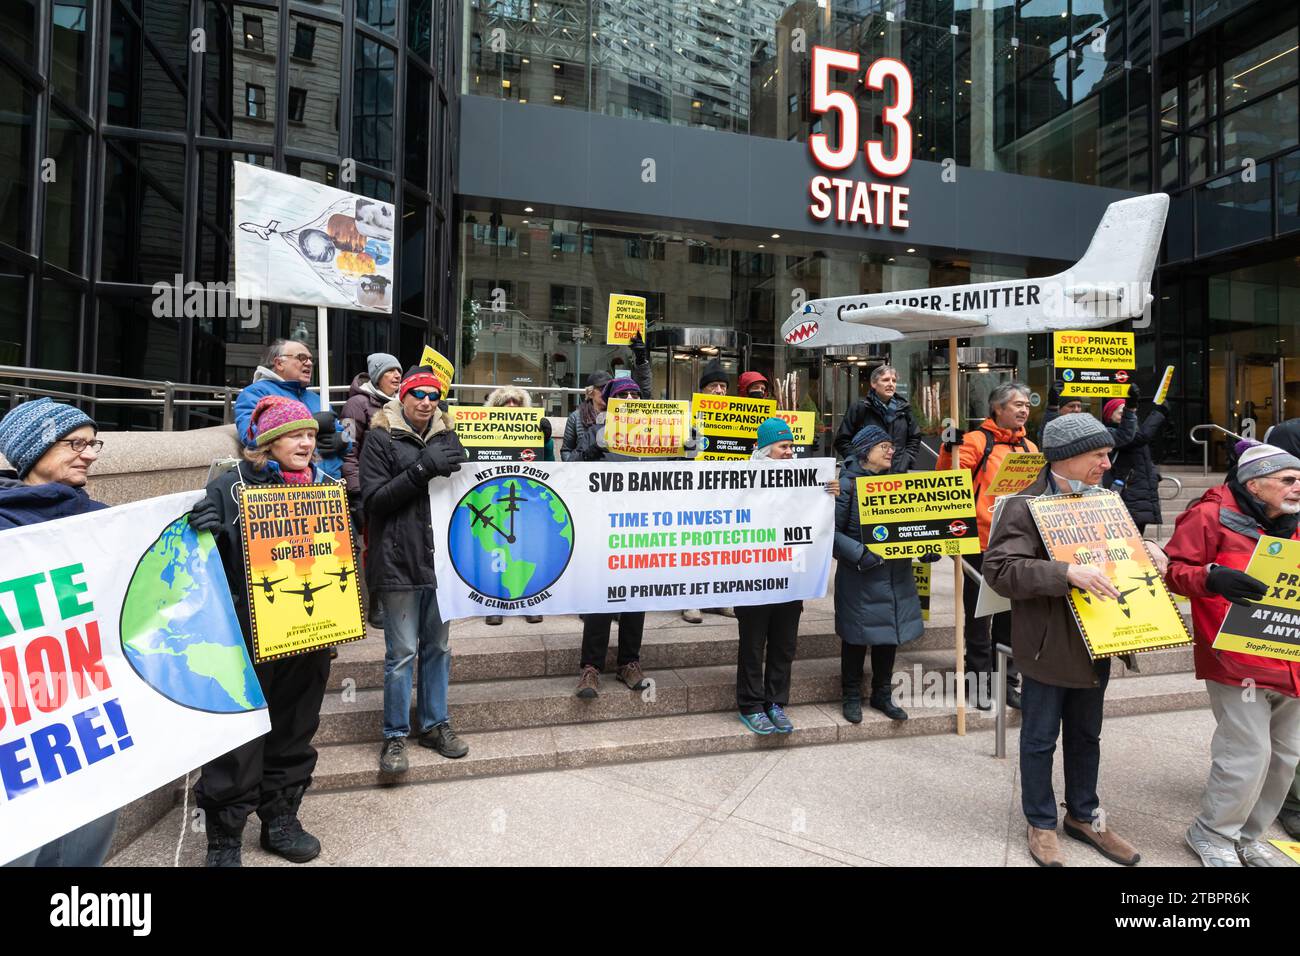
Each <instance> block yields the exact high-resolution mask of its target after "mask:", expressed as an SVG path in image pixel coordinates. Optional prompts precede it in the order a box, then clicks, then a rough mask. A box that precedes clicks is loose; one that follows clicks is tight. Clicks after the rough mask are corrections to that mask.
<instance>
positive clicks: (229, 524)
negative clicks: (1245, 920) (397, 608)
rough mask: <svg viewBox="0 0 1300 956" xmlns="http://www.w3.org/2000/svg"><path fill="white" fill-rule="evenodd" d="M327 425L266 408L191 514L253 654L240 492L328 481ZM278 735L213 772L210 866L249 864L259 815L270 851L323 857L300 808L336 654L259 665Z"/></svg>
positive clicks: (294, 408) (303, 412)
mask: <svg viewBox="0 0 1300 956" xmlns="http://www.w3.org/2000/svg"><path fill="white" fill-rule="evenodd" d="M318 427H319V424H318V422H317V421H316V419H315V417H314V416H313V415H312V413H311V411H310V410H309V409H308V408H307V406H306V405H304V404H302V402H298V401H295V400H294V399H291V398H286V397H285V396H283V395H267V396H264V397H263V398H262V399H261V400H259V401H258V403H257V405H256V406H255V407H254V408H253V412H252V414H251V415H250V416H249V420H248V432H247V433H246V435H245V436H244V437H245V445H246V447H245V448H244V460H243V461H241V462H239V464H238V465H237V466H236V467H235V468H233V469H231V470H230V471H227V472H224V473H223V474H222V475H220V476H219V477H218V478H216V479H214V480H213V481H212V482H211V483H209V484H208V487H207V494H206V496H205V497H204V498H203V500H202V501H200V502H199V503H198V504H197V505H195V506H194V509H193V510H192V511H191V512H190V526H191V527H192V528H193V529H194V530H195V531H211V532H212V534H213V536H214V537H215V539H216V543H217V552H218V553H219V554H220V556H221V566H222V568H223V569H224V570H225V572H226V580H227V582H228V584H229V586H230V599H231V601H232V602H233V603H234V605H235V614H236V616H237V617H238V619H239V626H240V628H241V629H242V630H243V632H244V643H245V644H247V645H248V648H249V654H250V656H251V655H252V647H253V643H252V626H251V624H250V609H249V606H248V579H247V576H246V574H245V570H244V543H243V537H242V536H243V533H244V531H243V524H242V522H241V521H240V511H241V509H240V492H241V489H243V488H249V487H254V486H258V485H279V484H310V483H311V482H314V481H323V480H325V479H324V477H323V472H322V470H321V468H320V467H319V465H318V464H316V463H315V459H316V433H317V429H318ZM254 670H255V671H256V672H257V680H258V683H259V684H261V685H262V694H263V696H264V697H265V698H266V704H267V710H268V713H269V716H270V718H271V730H270V732H269V733H268V734H266V735H265V736H262V737H259V738H257V739H256V740H250V741H249V742H248V743H246V744H243V745H241V746H239V747H236V748H235V749H234V750H232V751H230V752H229V753H227V754H223V755H222V756H220V757H217V758H216V759H215V760H211V761H209V762H208V763H206V764H204V766H203V772H202V775H201V776H200V777H199V782H198V783H197V784H196V785H195V787H194V797H195V800H196V802H197V803H198V805H199V809H201V810H202V811H203V814H204V820H205V826H206V828H207V833H208V856H207V865H208V866H213V867H230V866H239V865H240V862H241V861H240V850H241V846H242V842H243V833H244V824H245V822H246V821H247V819H248V815H249V814H250V813H252V812H253V810H256V811H257V815H258V816H259V817H260V818H261V820H262V834H261V846H262V849H264V850H266V851H267V852H269V853H274V854H276V855H277V856H282V857H284V858H285V859H286V860H289V861H291V862H293V863H306V862H307V861H308V860H311V859H314V858H315V857H316V856H318V855H319V854H320V841H319V840H318V839H316V838H315V837H314V836H312V835H311V834H310V833H308V832H306V831H305V830H304V829H303V828H302V823H301V822H299V820H298V809H299V807H300V806H301V805H302V798H303V794H304V793H305V792H306V790H307V788H308V787H309V786H310V785H311V774H312V770H313V769H315V767H316V750H315V748H314V747H312V745H311V741H312V737H313V736H315V734H316V728H317V727H318V726H320V707H321V701H322V700H323V699H324V697H325V682H326V680H327V679H328V678H329V670H330V656H329V651H328V650H320V651H309V652H307V653H305V654H296V655H294V656H292V657H284V658H280V659H278V660H274V661H265V662H263V663H261V664H254Z"/></svg>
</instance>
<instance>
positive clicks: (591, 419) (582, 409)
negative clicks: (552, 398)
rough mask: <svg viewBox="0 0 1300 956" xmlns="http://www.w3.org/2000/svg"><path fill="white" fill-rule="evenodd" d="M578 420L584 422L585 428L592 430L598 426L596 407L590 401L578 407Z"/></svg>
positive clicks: (585, 401) (587, 400)
mask: <svg viewBox="0 0 1300 956" xmlns="http://www.w3.org/2000/svg"><path fill="white" fill-rule="evenodd" d="M578 420H579V421H580V422H582V426H583V427H584V428H591V427H592V426H594V425H595V424H596V406H595V405H593V404H592V403H591V400H590V399H584V400H583V401H582V404H580V405H579V406H578Z"/></svg>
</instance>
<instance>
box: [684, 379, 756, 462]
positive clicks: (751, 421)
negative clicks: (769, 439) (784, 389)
mask: <svg viewBox="0 0 1300 956" xmlns="http://www.w3.org/2000/svg"><path fill="white" fill-rule="evenodd" d="M775 414H776V401H775V400H774V399H770V398H741V397H739V396H735V395H706V394H704V393H702V392H696V393H695V394H694V395H692V396H691V418H692V419H693V420H694V421H695V427H696V428H697V429H698V430H699V433H700V439H701V440H700V454H699V459H700V460H701V461H725V460H727V459H743V458H748V457H750V456H751V455H752V454H753V453H754V442H755V440H756V439H757V438H758V426H759V425H761V424H763V422H765V421H767V420H768V419H769V418H771V417H772V416H773V415H775Z"/></svg>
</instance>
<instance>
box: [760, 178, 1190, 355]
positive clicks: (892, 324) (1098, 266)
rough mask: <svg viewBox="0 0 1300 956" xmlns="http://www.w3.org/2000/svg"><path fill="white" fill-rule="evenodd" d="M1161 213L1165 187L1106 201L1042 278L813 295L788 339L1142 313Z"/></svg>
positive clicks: (997, 330) (875, 337)
mask: <svg viewBox="0 0 1300 956" xmlns="http://www.w3.org/2000/svg"><path fill="white" fill-rule="evenodd" d="M1168 212H1169V197H1168V196H1166V195H1165V194H1164V193H1153V194H1151V195H1148V196H1137V197H1135V198H1133V199H1123V200H1120V201H1119V202H1114V203H1111V204H1110V205H1109V206H1107V207H1106V213H1105V215H1103V216H1102V218H1101V223H1100V225H1098V226H1097V231H1096V232H1095V233H1093V236H1092V242H1090V243H1089V244H1088V251H1087V252H1085V253H1084V254H1083V258H1082V259H1080V260H1079V261H1078V263H1076V264H1075V265H1074V267H1073V268H1071V269H1068V270H1067V271H1065V272H1062V273H1058V274H1057V275H1054V276H1048V277H1046V278H1042V279H1004V280H1000V281H997V282H979V283H975V284H973V285H954V286H945V287H943V288H938V289H913V290H910V291H907V292H874V293H869V294H868V293H863V294H859V295H845V296H839V297H837V298H834V299H811V300H809V301H808V302H806V303H804V306H803V308H802V309H801V310H800V311H798V312H796V313H794V314H793V315H791V316H790V318H788V319H786V320H785V324H784V325H783V326H781V335H782V337H783V338H784V339H785V341H786V342H787V343H788V344H790V345H798V346H800V347H802V348H808V349H814V348H825V347H827V346H831V345H872V344H875V343H878V342H899V341H902V340H905V339H939V338H949V337H952V336H958V337H963V338H964V337H967V336H979V335H1006V334H1013V333H1026V332H1046V331H1050V330H1052V329H1093V328H1098V327H1100V326H1103V325H1110V324H1112V323H1114V322H1119V321H1122V320H1124V319H1134V318H1137V317H1138V316H1140V315H1141V314H1142V313H1143V311H1144V310H1145V309H1146V307H1147V306H1148V305H1149V304H1150V302H1151V270H1152V269H1153V268H1154V267H1155V263H1156V256H1157V255H1158V254H1159V252H1160V236H1161V234H1162V233H1163V232H1164V228H1165V215H1166V214H1167V213H1168Z"/></svg>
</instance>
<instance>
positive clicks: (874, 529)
mask: <svg viewBox="0 0 1300 956" xmlns="http://www.w3.org/2000/svg"><path fill="white" fill-rule="evenodd" d="M856 486H857V493H858V522H859V524H860V525H861V534H862V543H863V544H865V545H866V546H867V547H868V548H869V549H870V550H871V551H874V552H875V553H876V554H878V555H880V556H881V557H882V558H919V557H920V556H921V555H923V554H978V553H979V550H980V538H979V531H978V528H977V525H976V523H975V492H974V489H973V488H972V487H971V479H970V472H969V471H966V470H965V469H956V470H953V471H925V472H918V473H917V474H914V475H864V476H862V477H861V478H858V480H857V482H856Z"/></svg>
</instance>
